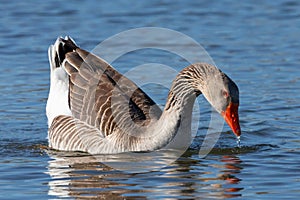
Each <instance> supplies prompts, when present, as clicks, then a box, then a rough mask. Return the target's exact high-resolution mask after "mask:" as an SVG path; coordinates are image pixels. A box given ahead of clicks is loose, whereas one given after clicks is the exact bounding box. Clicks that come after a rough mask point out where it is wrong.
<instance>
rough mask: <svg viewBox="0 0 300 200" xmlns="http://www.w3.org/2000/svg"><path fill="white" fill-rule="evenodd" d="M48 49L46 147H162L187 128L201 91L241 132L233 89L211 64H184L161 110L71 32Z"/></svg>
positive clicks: (101, 150) (93, 149) (91, 149)
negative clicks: (78, 42)
mask: <svg viewBox="0 0 300 200" xmlns="http://www.w3.org/2000/svg"><path fill="white" fill-rule="evenodd" d="M48 54H49V62H50V69H51V72H50V73H51V74H50V91H49V97H48V101H47V107H46V113H47V118H48V127H49V130H48V141H49V146H50V147H51V148H54V149H58V150H64V151H84V152H88V153H91V154H111V153H120V152H127V151H153V150H156V149H159V148H162V147H164V146H166V145H167V144H169V143H170V141H172V139H173V138H174V137H175V135H176V134H177V133H178V132H184V131H185V130H188V129H189V128H190V125H191V115H192V108H193V104H194V101H195V99H196V97H197V96H198V95H200V94H203V95H204V96H205V98H206V99H207V100H208V101H209V103H210V104H211V105H212V106H213V107H214V108H215V109H216V110H217V111H218V112H219V113H220V114H221V115H222V116H223V117H224V119H225V121H226V122H227V123H228V125H229V126H230V127H231V129H232V130H233V132H234V133H235V134H236V135H237V136H239V135H240V134H241V130H240V126H239V118H238V104H239V92H238V88H237V86H236V84H235V83H234V82H233V81H232V80H231V79H230V78H229V77H228V76H227V75H226V74H224V73H223V72H221V71H220V70H219V69H218V68H216V67H215V66H212V65H209V64H205V63H196V64H192V65H190V66H188V67H186V68H184V69H183V70H182V71H181V72H180V73H179V74H178V75H177V77H175V79H174V81H173V84H172V87H171V89H170V92H169V95H168V99H167V101H166V105H165V108H164V110H161V109H160V108H159V107H158V106H157V105H156V104H155V102H154V101H153V100H152V99H151V98H150V97H149V96H148V95H147V94H146V93H145V92H144V91H143V90H141V89H140V88H138V86H137V85H136V84H135V83H133V82H132V81H131V80H129V79H128V78H126V77H125V76H123V75H121V74H120V73H119V72H117V71H116V70H115V69H114V68H113V67H112V66H110V65H109V64H108V63H107V62H105V61H104V60H103V59H101V58H99V57H97V56H95V55H93V54H91V53H89V52H87V51H85V50H83V49H81V48H79V47H78V46H77V45H76V44H75V42H74V41H73V40H72V39H71V38H70V37H66V38H58V39H57V40H56V42H55V44H53V45H51V46H50V47H49V51H48ZM187 137H188V136H187Z"/></svg>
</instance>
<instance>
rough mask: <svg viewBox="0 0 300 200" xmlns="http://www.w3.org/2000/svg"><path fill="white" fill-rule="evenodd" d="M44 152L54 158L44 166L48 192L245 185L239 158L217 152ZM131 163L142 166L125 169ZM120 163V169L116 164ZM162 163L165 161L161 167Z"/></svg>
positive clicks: (196, 192)
mask: <svg viewBox="0 0 300 200" xmlns="http://www.w3.org/2000/svg"><path fill="white" fill-rule="evenodd" d="M47 153H48V155H49V156H50V157H51V158H52V160H50V161H49V165H48V171H47V173H48V174H49V175H50V176H51V180H50V181H49V183H48V185H49V192H48V194H49V195H50V196H55V197H59V198H80V199H82V198H86V199H92V198H102V199H124V198H126V197H128V196H129V197H134V198H139V199H144V198H145V199H146V198H148V197H150V196H151V197H153V198H154V197H155V196H157V197H159V196H160V197H162V196H163V197H166V198H186V197H188V198H199V197H206V198H208V197H210V198H211V197H217V198H232V197H239V196H241V194H240V191H241V190H242V189H243V188H241V187H238V186H239V183H240V181H241V179H239V178H238V174H239V173H240V172H241V170H242V167H241V163H242V161H241V160H240V159H239V157H237V156H233V155H229V156H219V157H218V159H217V160H215V159H199V158H197V159H193V158H192V157H193V156H195V155H191V156H188V157H185V156H183V157H180V158H179V159H178V160H177V161H175V162H172V163H169V161H170V160H174V158H173V157H174V156H177V155H176V153H172V151H163V152H156V155H155V156H153V154H151V153H124V154H120V155H118V154H117V155H106V156H102V155H101V156H93V155H89V154H85V153H68V152H57V151H48V152H47ZM155 160H156V161H155ZM139 162H140V163H139ZM135 163H137V164H138V165H139V168H141V167H143V168H144V170H143V171H141V172H138V171H135V172H133V171H127V170H126V169H128V168H129V167H131V166H133V165H135ZM141 163H142V164H143V166H142V164H141ZM120 165H122V166H123V169H124V170H120V169H117V168H115V167H114V166H120ZM153 166H154V167H153ZM155 166H156V167H155ZM162 166H165V167H164V168H160V169H159V167H162ZM136 169H137V168H136Z"/></svg>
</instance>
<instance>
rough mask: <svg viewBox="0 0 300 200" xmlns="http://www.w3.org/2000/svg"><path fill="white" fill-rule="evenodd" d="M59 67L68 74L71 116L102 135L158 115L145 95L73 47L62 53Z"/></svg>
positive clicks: (119, 75)
mask: <svg viewBox="0 0 300 200" xmlns="http://www.w3.org/2000/svg"><path fill="white" fill-rule="evenodd" d="M66 49H67V48H66ZM63 65H64V67H65V70H66V71H67V73H68V74H69V87H70V89H69V106H70V109H71V111H72V115H73V117H74V118H76V119H79V120H80V121H82V122H85V123H87V124H88V125H90V126H92V127H96V128H98V129H99V130H100V131H101V132H102V133H103V134H104V135H110V134H112V133H113V132H115V131H117V129H120V128H121V129H122V128H126V126H127V125H128V123H130V122H132V123H136V124H140V125H145V124H147V123H149V122H150V120H153V119H154V120H155V119H158V118H159V116H160V115H161V110H160V109H159V107H158V106H157V105H156V104H155V103H154V101H153V100H152V99H151V98H150V97H149V96H147V95H146V94H145V93H144V92H143V91H142V90H141V89H140V88H138V87H137V85H136V84H134V83H133V82H132V81H130V80H129V79H128V78H126V77H125V76H122V75H121V74H120V73H118V72H117V71H116V70H115V69H114V68H112V67H111V66H110V65H109V64H108V63H106V62H105V61H104V60H102V59H101V58H99V57H97V56H95V55H93V54H91V53H89V52H87V51H85V50H83V49H80V48H78V47H77V48H76V49H74V50H73V51H70V52H68V53H66V54H65V59H64V61H63Z"/></svg>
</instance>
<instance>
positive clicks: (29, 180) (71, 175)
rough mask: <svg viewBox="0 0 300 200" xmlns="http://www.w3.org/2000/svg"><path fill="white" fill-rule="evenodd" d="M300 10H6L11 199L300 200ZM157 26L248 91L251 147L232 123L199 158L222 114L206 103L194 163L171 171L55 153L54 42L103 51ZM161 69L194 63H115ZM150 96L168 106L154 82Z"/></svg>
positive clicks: (167, 4) (187, 159) (5, 174)
mask: <svg viewBox="0 0 300 200" xmlns="http://www.w3.org/2000/svg"><path fill="white" fill-rule="evenodd" d="M299 8H300V4H299V2H298V1H293V0H291V1H251V2H237V1H230V0H228V1H222V2H218V3H213V2H211V1H201V2H196V1H195V2H186V1H182V2H177V3H175V2H174V1H148V2H146V1H136V2H134V3H127V1H117V3H115V1H114V2H112V1H106V2H101V3H99V2H94V1H88V2H86V3H82V2H81V1H74V2H72V3H71V2H63V1H45V2H44V3H43V4H37V3H36V2H34V1H26V2H11V1H2V3H1V6H0V11H1V12H0V30H1V31H0V60H1V73H0V91H1V101H0V110H1V112H0V155H1V160H0V162H1V163H0V172H1V173H0V198H1V199H21V198H26V199H57V198H87V199H90V198H96V197H98V198H103V199H113V198H115V199H125V198H133V199H134V198H138V199H144V198H151V199H152V198H154V199H157V198H162V199H163V198H168V199H178V198H181V199H184V198H187V199H192V198H204V199H209V198H211V199H214V198H219V199H220V198H240V199H284V198H289V199H298V198H299V196H300V190H299V187H300V173H299V168H300V148H299V147H300V140H299V136H300V131H299V130H300V129H299V127H300V126H299V125H300V117H299V111H300V106H299V102H300V93H299V89H300V83H299V82H300V68H299V64H300V56H299V50H300V43H299V33H300V9H299ZM145 26H157V27H165V28H170V29H173V30H176V31H179V32H182V33H184V34H186V35H188V36H190V37H192V38H193V39H195V40H196V41H197V42H199V43H201V44H202V45H203V47H204V48H205V49H206V50H207V51H208V53H209V54H210V56H211V57H212V58H213V59H214V61H215V63H216V64H217V65H218V66H219V67H220V68H221V69H222V70H223V71H225V72H226V73H227V74H228V75H229V76H230V77H232V78H233V79H234V81H235V82H236V83H237V84H238V86H239V88H240V96H241V99H240V102H241V103H240V104H241V105H240V120H241V127H242V130H243V133H242V137H241V146H240V147H237V144H236V138H235V136H234V135H233V134H232V133H230V130H229V128H228V126H224V128H223V131H222V134H221V137H220V138H219V140H218V143H217V144H216V145H215V147H214V149H213V150H212V151H211V152H210V154H209V155H207V156H206V157H205V158H200V157H199V155H198V150H199V148H200V146H201V142H202V140H203V137H204V135H205V134H206V130H207V127H208V122H209V117H210V107H209V105H208V104H207V102H206V101H204V100H203V98H201V97H200V98H199V102H200V110H201V117H200V118H201V122H200V126H199V127H200V128H199V130H198V135H197V137H196V138H195V140H194V142H193V144H192V146H191V148H190V149H189V150H188V151H187V152H186V153H185V154H184V155H182V156H181V157H180V158H178V159H177V160H176V161H175V162H172V163H171V164H169V165H168V166H167V167H164V168H163V169H157V170H151V171H147V170H146V172H136V173H128V172H124V171H121V170H116V169H115V168H111V167H110V166H111V165H110V164H115V165H118V164H119V165H120V166H122V164H123V163H125V162H128V161H131V160H132V162H134V159H133V157H132V156H131V155H129V154H120V155H115V156H107V157H106V158H109V159H108V161H107V160H106V162H105V163H100V162H98V161H99V158H97V159H95V156H91V155H87V154H82V153H66V152H56V151H51V150H48V149H45V146H47V140H46V135H47V124H46V117H45V103H46V98H47V93H48V89H49V88H48V87H49V68H48V61H47V48H48V46H49V44H51V43H53V42H54V40H55V38H56V37H57V36H59V35H71V36H73V37H74V39H75V40H76V41H77V42H78V44H80V45H81V46H82V47H84V48H86V49H88V50H92V49H93V48H94V47H95V46H96V45H97V44H98V43H99V42H101V41H103V40H104V39H106V38H108V37H110V36H112V35H114V34H117V33H119V32H121V31H125V30H128V29H131V28H137V27H145ZM128 42H134V41H128ZM124 45H126V44H124ZM149 62H159V63H163V64H169V65H173V66H174V67H175V68H176V69H178V70H179V69H180V68H181V67H183V66H184V64H185V62H184V61H183V60H182V59H180V58H178V57H176V56H175V57H174V56H172V55H169V54H167V53H161V52H157V51H141V52H137V53H136V54H128V55H126V56H124V57H122V58H120V59H119V60H118V61H117V62H116V63H115V66H116V68H117V69H119V70H120V71H121V72H123V73H124V72H126V71H127V70H129V69H131V68H132V67H133V66H136V65H139V64H143V63H149ZM153 73H154V75H155V73H157V72H153ZM146 89H147V90H146ZM146 89H145V90H146V91H147V92H148V91H149V94H151V96H152V97H153V98H154V99H155V100H156V101H157V102H159V103H160V104H163V103H164V99H165V98H166V95H167V90H166V89H164V90H161V88H159V87H153V85H152V86H151V85H149V86H148V87H147V88H146ZM171 153H172V152H171ZM157 154H158V156H157V162H155V163H149V166H150V165H151V164H156V163H158V164H159V163H164V162H168V159H169V158H170V157H171V156H172V155H171V154H170V152H159V151H158V152H157ZM141 156H145V158H146V157H147V156H148V154H147V153H144V154H141ZM101 159H104V158H102V157H101ZM105 164H106V165H105Z"/></svg>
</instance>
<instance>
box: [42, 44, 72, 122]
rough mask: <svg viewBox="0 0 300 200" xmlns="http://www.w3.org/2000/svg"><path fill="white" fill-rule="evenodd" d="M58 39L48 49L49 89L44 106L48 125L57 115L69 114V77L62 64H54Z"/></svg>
mask: <svg viewBox="0 0 300 200" xmlns="http://www.w3.org/2000/svg"><path fill="white" fill-rule="evenodd" d="M59 43H60V41H59V40H56V42H55V44H54V45H51V46H50V47H49V50H48V56H49V62H50V70H51V73H50V91H49V97H48V101H47V106H46V113H47V118H48V127H50V126H51V124H52V121H53V119H54V118H55V117H57V116H59V115H68V116H71V115H72V113H71V110H70V108H69V105H68V98H69V97H68V94H69V79H68V74H67V73H66V71H65V69H64V67H63V66H56V63H55V56H56V55H58V53H57V52H58V46H59Z"/></svg>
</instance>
